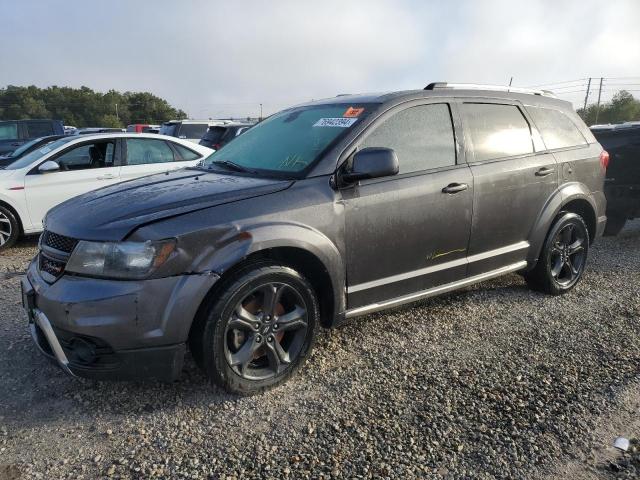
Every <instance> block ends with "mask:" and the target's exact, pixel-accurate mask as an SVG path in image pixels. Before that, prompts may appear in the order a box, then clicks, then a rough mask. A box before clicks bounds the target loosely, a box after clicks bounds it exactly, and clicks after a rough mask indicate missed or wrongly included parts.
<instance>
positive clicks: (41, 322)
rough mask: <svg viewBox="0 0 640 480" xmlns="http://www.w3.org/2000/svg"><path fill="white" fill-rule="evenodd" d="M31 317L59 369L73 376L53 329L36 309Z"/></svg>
mask: <svg viewBox="0 0 640 480" xmlns="http://www.w3.org/2000/svg"><path fill="white" fill-rule="evenodd" d="M33 316H34V320H35V322H36V323H37V324H38V326H39V327H40V330H42V333H44V336H45V337H47V342H49V346H50V347H51V350H52V351H53V355H54V356H55V357H56V360H57V361H58V363H59V364H60V367H61V368H62V369H63V370H64V371H65V372H66V373H68V374H69V375H71V376H75V375H74V374H73V372H72V371H71V370H70V369H69V360H68V359H67V355H66V354H65V353H64V350H63V349H62V346H61V345H60V342H59V341H58V337H56V334H55V333H54V332H53V328H51V323H50V322H49V319H48V318H47V316H46V315H45V314H44V313H42V312H41V311H40V310H38V309H34V310H33Z"/></svg>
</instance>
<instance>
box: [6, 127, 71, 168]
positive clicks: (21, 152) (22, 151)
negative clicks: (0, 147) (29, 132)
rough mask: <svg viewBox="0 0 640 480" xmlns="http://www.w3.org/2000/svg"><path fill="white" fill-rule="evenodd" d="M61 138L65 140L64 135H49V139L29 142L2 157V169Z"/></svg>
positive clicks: (37, 139)
mask: <svg viewBox="0 0 640 480" xmlns="http://www.w3.org/2000/svg"><path fill="white" fill-rule="evenodd" d="M60 138H64V135H49V136H47V137H40V138H34V139H33V140H31V141H30V142H27V143H25V144H23V145H22V146H20V147H18V148H17V149H15V150H14V151H13V152H11V153H9V154H7V155H3V156H0V168H3V167H6V166H7V165H9V164H11V163H13V162H15V161H16V160H19V159H20V158H22V157H24V156H25V155H26V154H27V153H31V152H33V151H34V150H36V149H37V148H40V147H43V146H44V145H46V144H47V143H51V142H53V141H54V140H58V139H60Z"/></svg>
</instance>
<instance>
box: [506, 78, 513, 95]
mask: <svg viewBox="0 0 640 480" xmlns="http://www.w3.org/2000/svg"><path fill="white" fill-rule="evenodd" d="M512 83H513V76H512V77H511V80H509V90H507V92H508V91H510V90H511V84H512Z"/></svg>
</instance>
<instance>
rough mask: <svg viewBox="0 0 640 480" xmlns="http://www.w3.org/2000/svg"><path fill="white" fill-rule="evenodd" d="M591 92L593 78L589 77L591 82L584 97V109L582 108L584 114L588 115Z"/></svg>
mask: <svg viewBox="0 0 640 480" xmlns="http://www.w3.org/2000/svg"><path fill="white" fill-rule="evenodd" d="M589 90H591V77H589V82H588V83H587V94H586V95H585V96H584V107H582V112H583V113H586V111H587V100H589Z"/></svg>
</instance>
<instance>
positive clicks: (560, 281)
mask: <svg viewBox="0 0 640 480" xmlns="http://www.w3.org/2000/svg"><path fill="white" fill-rule="evenodd" d="M588 253H589V230H588V228H587V225H586V223H585V222H584V220H583V219H582V217H581V216H580V215H578V214H576V213H570V212H561V213H560V214H559V215H558V217H557V218H556V221H555V222H554V223H553V226H552V227H551V229H550V230H549V233H548V234H547V238H546V240H545V242H544V246H543V247H542V251H541V252H540V258H538V263H537V264H536V266H535V268H534V269H533V270H531V271H529V272H527V273H525V275H524V278H525V280H526V281H527V284H528V285H529V287H531V288H532V289H533V290H537V291H540V292H544V293H548V294H550V295H561V294H563V293H567V292H568V291H570V290H571V289H572V288H573V287H575V286H576V284H577V283H578V282H579V281H580V279H581V278H582V274H583V272H584V268H585V265H586V262H587V254H588Z"/></svg>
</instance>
